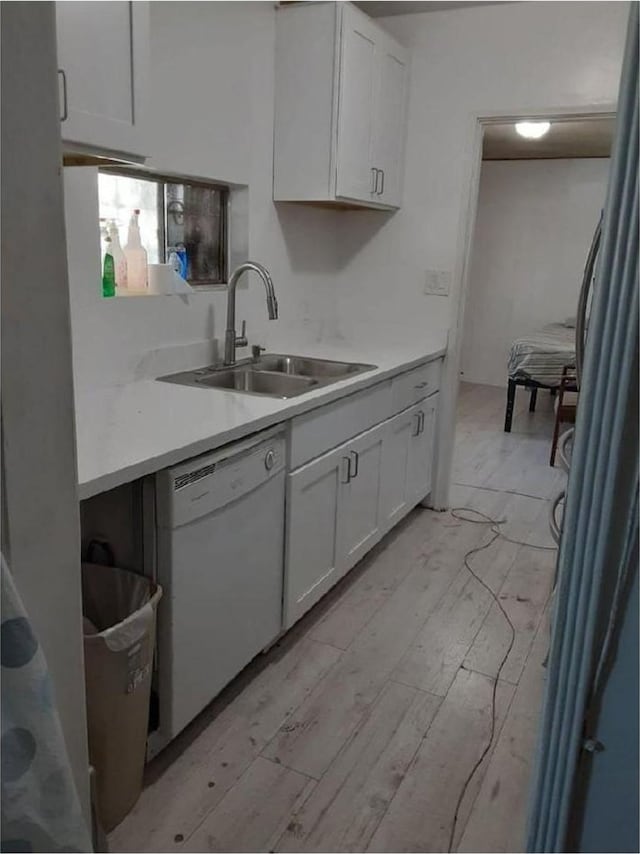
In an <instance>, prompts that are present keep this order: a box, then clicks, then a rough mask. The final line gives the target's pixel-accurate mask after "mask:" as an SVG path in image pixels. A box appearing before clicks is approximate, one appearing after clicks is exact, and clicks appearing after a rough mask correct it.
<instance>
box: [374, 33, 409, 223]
mask: <svg viewBox="0 0 640 854" xmlns="http://www.w3.org/2000/svg"><path fill="white" fill-rule="evenodd" d="M376 67H377V88H376V105H375V123H374V130H373V154H372V166H373V167H375V168H376V169H378V170H380V172H379V174H378V180H377V187H376V192H375V196H374V198H375V199H376V200H377V201H379V202H381V203H383V204H387V205H393V206H395V207H400V203H401V199H402V182H403V176H404V142H405V123H406V117H405V107H406V98H407V91H406V89H407V81H408V68H407V53H406V51H404V50H402V48H400V47H399V46H398V45H397V44H396V42H394V41H393V39H391V38H388V37H386V36H382V37H381V39H380V41H379V44H378V46H377V51H376Z"/></svg>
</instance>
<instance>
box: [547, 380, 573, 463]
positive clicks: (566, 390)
mask: <svg viewBox="0 0 640 854" xmlns="http://www.w3.org/2000/svg"><path fill="white" fill-rule="evenodd" d="M577 408H578V386H577V385H576V369H575V366H574V365H565V366H564V368H563V369H562V377H561V379H560V385H559V387H558V394H557V395H556V400H555V410H556V420H555V425H554V428H553V439H552V440H551V458H550V460H549V465H550V466H553V465H555V461H556V450H557V448H558V439H559V437H560V425H561V424H562V423H563V422H569V423H571V424H573V423H574V422H575V420H576V410H577Z"/></svg>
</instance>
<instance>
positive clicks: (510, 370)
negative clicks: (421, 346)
mask: <svg viewBox="0 0 640 854" xmlns="http://www.w3.org/2000/svg"><path fill="white" fill-rule="evenodd" d="M541 119H542V120H544V121H547V120H546V117H541ZM517 121H518V120H517V119H514V118H509V119H508V120H507V119H504V118H503V117H492V118H491V119H480V120H478V122H479V128H478V130H479V142H478V162H477V171H476V175H475V178H476V181H477V185H475V186H477V195H476V193H475V192H474V193H473V194H472V201H471V203H470V213H469V223H470V225H469V229H468V235H469V240H468V247H467V257H466V263H465V270H466V283H465V288H464V289H463V295H462V297H461V305H460V313H459V327H458V331H459V333H460V340H459V348H458V352H459V357H460V362H459V378H460V386H459V395H458V402H457V411H456V432H455V444H454V453H453V473H452V486H451V502H450V503H451V506H452V507H456V506H461V505H462V506H464V507H465V508H469V509H470V511H475V514H474V513H469V511H465V514H466V515H467V516H469V517H470V519H471V518H475V520H476V522H480V523H486V527H487V528H488V529H489V530H490V531H491V534H489V533H487V534H486V536H485V538H484V539H483V540H482V541H481V542H480V547H481V548H482V551H479V552H477V553H475V554H469V555H468V556H467V561H468V564H469V565H470V569H471V570H472V571H473V572H474V573H476V574H477V575H478V576H479V580H480V582H481V583H483V584H485V585H486V588H487V591H488V595H489V596H490V597H492V598H493V601H492V604H491V607H490V608H489V609H488V611H487V613H486V616H485V617H484V618H483V620H482V623H481V627H480V629H479V632H478V635H477V636H476V640H475V641H474V647H476V651H475V652H476V656H477V661H476V659H475V658H474V656H473V655H471V656H470V658H471V661H470V663H469V667H470V668H474V667H478V669H480V670H481V671H482V672H485V673H487V674H489V675H491V676H492V677H493V678H494V679H497V684H500V685H502V686H507V685H508V686H510V689H509V690H511V691H512V696H511V699H510V702H509V703H508V705H507V707H506V710H504V711H501V709H500V703H499V701H498V700H496V702H495V703H494V705H493V709H492V715H493V724H492V726H493V739H492V743H491V747H490V748H489V749H488V751H487V755H486V757H485V759H484V760H483V761H484V763H485V764H486V766H485V767H484V769H483V770H484V773H483V775H482V783H481V785H480V789H479V792H478V795H477V797H476V799H475V801H474V804H473V808H472V810H471V813H470V814H469V815H468V817H466V818H465V825H464V828H463V830H462V831H461V833H460V835H459V837H458V839H457V850H461V851H489V850H494V851H495V850H523V848H522V846H523V844H524V842H523V840H524V831H525V824H526V817H527V809H528V792H529V787H530V778H531V774H532V771H533V767H532V762H533V757H534V755H535V746H536V738H537V730H538V722H539V715H540V709H541V703H542V696H543V686H544V681H545V662H546V657H547V654H548V650H549V628H550V625H549V624H550V603H551V601H552V592H553V585H554V576H555V564H556V556H557V552H556V549H555V543H554V541H553V539H552V536H551V533H550V526H549V516H550V511H551V507H552V503H553V499H554V496H556V495H557V493H558V492H559V491H560V490H562V489H563V487H564V485H565V483H566V474H565V472H564V471H563V470H562V468H561V467H560V466H558V465H556V466H550V464H549V461H550V445H551V441H552V436H553V432H554V426H555V420H556V409H557V401H558V394H557V393H556V387H557V385H558V379H559V376H560V375H561V373H562V370H563V368H564V366H565V364H566V365H567V366H571V365H574V364H575V345H574V343H573V342H574V341H575V315H576V305H577V299H578V293H579V290H580V285H581V280H582V275H583V269H584V265H585V261H586V257H587V253H588V250H589V246H590V243H591V239H592V234H593V231H594V228H595V226H596V224H597V222H598V217H599V213H600V210H601V208H602V207H603V205H604V202H605V195H606V187H607V180H608V165H609V161H608V158H609V153H610V149H611V141H612V137H613V116H612V114H610V113H607V114H598V115H593V116H578V117H573V116H563V117H555V118H552V119H549V120H548V124H549V125H550V127H549V128H548V129H547V130H546V133H544V134H543V135H542V136H540V137H539V138H538V139H533V138H530V139H527V138H525V137H522V136H520V135H519V134H518V132H517V131H516V129H515V125H516V122H517ZM538 129H539V128H534V129H533V130H534V131H537V130H538ZM545 335H546V336H547V338H549V336H551V339H552V340H551V346H550V347H549V348H548V350H549V352H547V350H545V349H544V347H543V346H542V344H541V343H540V342H543V341H544V340H545ZM536 336H537V337H536ZM554 336H555V339H557V343H558V346H557V347H554V346H553V344H554V340H555V339H554ZM517 342H523V343H522V346H521V347H520V348H518V347H516V348H515V350H514V345H515V344H516V343H517ZM525 342H526V346H525ZM536 347H537V348H538V349H536ZM563 347H566V350H563V349H562V348H563ZM524 353H528V354H529V356H530V358H529V361H528V362H525V366H524V370H523V367H522V365H521V364H518V362H517V359H515V356H517V355H522V354H524ZM527 370H529V371H530V372H531V373H530V375H527V373H526V371H527ZM518 371H520V373H518ZM511 376H515V377H516V378H517V379H518V380H521V382H519V383H518V387H517V391H516V395H515V400H514V401H513V410H512V412H511V416H510V422H511V423H510V424H508V425H507V424H505V420H506V419H505V415H506V410H507V399H508V395H507V391H508V386H509V383H508V381H509V378H510V377H511ZM556 377H557V378H558V379H557V378H556ZM527 379H531V382H530V383H528V382H527ZM507 426H508V427H509V429H508V430H505V427H507ZM470 519H469V520H470ZM487 519H492V520H494V522H495V523H496V524H493V525H491V524H489V523H487V522H486V520H487ZM483 648H484V649H485V655H486V654H487V652H486V650H488V649H489V648H491V649H492V655H493V662H492V665H491V669H489V665H488V663H487V660H485V661H483V660H482V653H481V650H483ZM498 650H500V651H501V652H500V653H498ZM468 657H469V655H468ZM478 661H479V662H481V664H480V665H479V664H478Z"/></svg>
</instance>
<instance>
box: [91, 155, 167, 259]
mask: <svg viewBox="0 0 640 854" xmlns="http://www.w3.org/2000/svg"><path fill="white" fill-rule="evenodd" d="M160 189H161V188H160V185H159V184H158V182H157V181H147V180H145V179H144V178H138V177H132V176H129V175H114V174H110V173H107V172H99V173H98V197H99V199H100V219H108V220H109V219H112V220H115V222H116V225H117V226H118V233H119V235H120V244H121V245H122V248H123V249H124V247H125V245H126V243H127V231H128V228H129V220H130V219H131V214H132V213H133V211H134V210H136V209H138V210H139V211H140V216H139V220H138V221H139V223H140V237H141V239H142V245H143V246H144V248H145V249H146V250H147V257H148V261H149V264H162V263H163V262H164V248H163V246H162V242H163V241H162V220H161V212H162V206H161V198H160Z"/></svg>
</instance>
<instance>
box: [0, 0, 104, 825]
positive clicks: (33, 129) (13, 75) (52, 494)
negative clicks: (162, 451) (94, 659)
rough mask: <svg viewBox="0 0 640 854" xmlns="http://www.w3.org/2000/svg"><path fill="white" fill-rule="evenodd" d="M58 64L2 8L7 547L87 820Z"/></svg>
mask: <svg viewBox="0 0 640 854" xmlns="http://www.w3.org/2000/svg"><path fill="white" fill-rule="evenodd" d="M56 67H57V62H56V49H55V9H54V5H53V4H52V3H36V4H31V3H7V4H5V5H3V7H2V128H3V134H2V452H3V456H2V468H3V472H2V474H3V496H2V497H3V499H4V500H5V501H6V506H5V507H4V508H3V514H4V518H3V542H2V549H3V552H4V554H5V555H7V557H8V559H9V566H10V569H11V571H12V573H13V576H14V578H15V582H16V586H17V588H18V590H19V592H20V595H21V597H22V600H23V602H24V605H25V607H26V610H27V613H28V614H29V617H30V620H31V623H32V625H33V627H34V629H35V632H36V634H37V636H38V639H39V641H40V644H41V646H42V649H43V652H44V655H45V657H46V660H47V664H48V667H49V672H50V674H51V677H52V681H53V686H54V691H55V697H56V703H57V706H58V711H59V713H60V720H61V723H62V728H63V732H64V736H65V740H66V744H67V749H68V753H69V760H70V763H71V767H72V770H73V773H74V776H75V780H76V785H77V788H78V791H79V795H80V799H81V802H82V805H83V808H84V810H85V814H86V815H87V816H88V805H89V779H88V771H89V759H88V753H87V735H86V721H85V696H84V665H83V658H82V609H81V602H80V522H79V516H78V493H77V476H76V447H75V431H74V419H73V379H72V371H71V332H70V328H69V297H68V288H67V259H66V255H65V251H64V242H65V232H64V219H63V216H62V211H63V200H62V182H61V180H60V161H61V149H60V124H59V118H58V90H57V75H56ZM6 129H10V130H9V131H8V132H7V130H6Z"/></svg>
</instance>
